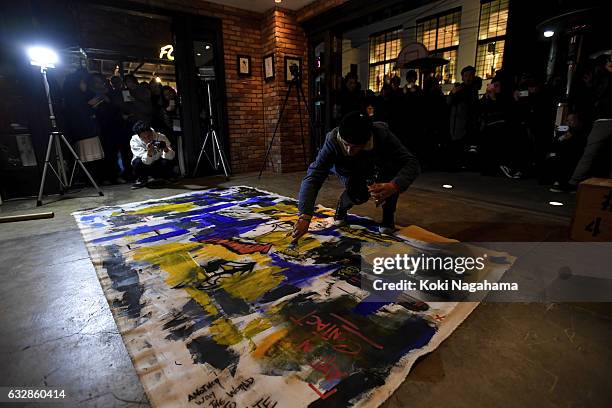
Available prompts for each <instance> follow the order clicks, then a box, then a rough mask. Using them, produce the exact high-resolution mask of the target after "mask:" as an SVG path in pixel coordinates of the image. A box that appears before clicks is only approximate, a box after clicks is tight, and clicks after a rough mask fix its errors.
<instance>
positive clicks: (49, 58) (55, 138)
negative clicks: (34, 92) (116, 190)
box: [26, 46, 104, 207]
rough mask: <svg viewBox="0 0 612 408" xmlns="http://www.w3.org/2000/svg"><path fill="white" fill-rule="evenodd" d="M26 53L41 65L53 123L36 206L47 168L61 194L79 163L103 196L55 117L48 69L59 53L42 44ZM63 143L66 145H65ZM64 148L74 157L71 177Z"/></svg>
mask: <svg viewBox="0 0 612 408" xmlns="http://www.w3.org/2000/svg"><path fill="white" fill-rule="evenodd" d="M26 53H27V54H28V57H29V59H30V64H32V65H35V66H37V67H40V75H41V77H42V83H43V86H44V87H45V96H46V97H47V106H48V109H49V122H50V124H51V132H50V133H49V143H48V144H47V154H46V155H45V165H44V167H43V172H42V177H41V179H40V188H39V189H38V199H37V200H36V206H37V207H40V206H41V205H42V196H43V192H44V188H45V181H46V179H47V170H49V169H50V170H51V172H52V173H53V174H54V175H55V176H56V177H57V180H58V181H59V184H60V193H61V194H64V192H66V191H68V189H70V188H71V187H72V182H73V181H74V173H75V171H76V167H77V165H79V166H80V167H81V170H83V173H85V175H86V176H87V178H88V179H89V181H90V182H91V184H92V185H93V186H94V187H95V189H96V190H98V194H99V195H100V196H103V195H104V193H103V192H102V189H101V188H100V187H99V186H98V185H97V184H96V181H95V180H94V179H93V177H92V176H91V174H90V173H89V171H88V170H87V169H86V168H85V165H84V164H83V162H82V161H81V159H80V158H79V155H78V154H76V152H75V151H74V149H73V147H72V145H71V144H70V143H69V142H68V139H66V136H64V133H62V131H61V130H60V129H59V127H58V124H57V118H56V117H55V110H54V108H53V100H52V99H51V91H50V90H49V80H48V79H47V70H48V69H49V68H55V64H57V63H58V62H59V57H58V56H57V53H56V52H55V51H53V50H52V49H50V48H47V47H41V46H34V47H30V48H28V49H27V50H26ZM62 144H63V145H64V146H63V147H62ZM54 145H55V159H56V163H57V164H56V166H55V167H54V165H53V164H51V151H52V150H53V146H54ZM64 148H65V149H66V150H68V151H69V152H70V154H71V155H72V157H73V158H74V167H73V168H72V173H71V175H70V179H69V178H68V173H67V172H66V168H65V163H64Z"/></svg>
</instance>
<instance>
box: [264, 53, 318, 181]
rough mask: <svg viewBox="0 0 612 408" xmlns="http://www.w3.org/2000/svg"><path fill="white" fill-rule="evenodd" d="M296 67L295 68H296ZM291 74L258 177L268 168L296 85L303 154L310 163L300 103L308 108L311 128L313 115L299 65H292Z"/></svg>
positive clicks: (306, 163)
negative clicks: (267, 164)
mask: <svg viewBox="0 0 612 408" xmlns="http://www.w3.org/2000/svg"><path fill="white" fill-rule="evenodd" d="M294 67H295V68H294ZM290 68H291V74H292V76H293V77H292V79H291V81H289V87H288V88H287V93H286V94H285V100H284V101H283V104H282V106H281V110H280V113H279V115H278V120H277V121H276V127H275V128H274V133H273V134H272V139H270V144H268V149H267V150H266V155H265V156H264V159H263V163H262V164H261V169H260V170H259V176H258V178H259V179H261V175H262V173H263V171H264V169H265V168H266V163H267V162H268V157H270V152H271V151H272V145H273V144H274V139H275V138H276V133H277V132H278V128H279V126H280V123H281V121H282V119H283V113H284V112H285V108H286V107H287V101H288V100H289V95H291V88H293V87H294V86H295V90H296V93H297V94H296V96H297V103H298V115H299V117H300V136H301V138H302V155H303V156H304V166H306V165H308V162H307V159H306V145H305V144H304V126H303V124H302V108H301V106H300V103H301V102H303V103H304V107H305V108H306V112H307V113H308V122H309V124H310V128H311V130H312V129H313V128H314V126H313V125H312V116H311V115H310V109H309V108H308V102H306V97H305V96H304V90H303V89H302V77H301V73H300V72H299V71H298V70H297V66H295V65H294V66H291V67H290Z"/></svg>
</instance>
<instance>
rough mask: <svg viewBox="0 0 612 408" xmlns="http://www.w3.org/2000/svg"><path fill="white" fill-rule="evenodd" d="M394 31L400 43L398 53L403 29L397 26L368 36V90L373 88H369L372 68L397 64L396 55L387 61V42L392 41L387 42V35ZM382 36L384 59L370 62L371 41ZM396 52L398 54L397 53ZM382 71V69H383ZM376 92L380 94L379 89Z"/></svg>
mask: <svg viewBox="0 0 612 408" xmlns="http://www.w3.org/2000/svg"><path fill="white" fill-rule="evenodd" d="M396 31H398V34H397V39H398V40H399V41H400V47H399V51H401V49H402V47H401V41H402V34H403V32H404V27H403V26H401V25H399V26H395V27H391V28H388V29H385V30H382V31H377V32H375V33H372V34H370V35H369V36H368V89H373V87H371V86H370V85H371V84H370V76H371V75H370V74H371V71H372V67H378V66H380V65H383V66H384V65H387V64H396V63H397V55H395V56H394V57H393V58H391V59H387V41H392V40H387V35H388V34H391V33H395V32H396ZM383 35H384V39H383V41H382V44H385V51H384V57H383V59H382V60H381V61H377V62H370V61H371V58H372V55H371V53H372V40H373V39H374V38H377V37H381V36H383ZM379 44H380V43H379ZM399 51H398V53H399ZM383 70H384V67H383ZM376 92H380V89H378V90H377V91H376Z"/></svg>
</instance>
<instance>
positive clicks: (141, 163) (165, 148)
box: [130, 120, 175, 189]
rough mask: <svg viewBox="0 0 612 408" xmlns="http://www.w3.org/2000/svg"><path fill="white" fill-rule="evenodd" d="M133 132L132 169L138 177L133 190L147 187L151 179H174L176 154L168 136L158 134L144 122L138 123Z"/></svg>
mask: <svg viewBox="0 0 612 408" xmlns="http://www.w3.org/2000/svg"><path fill="white" fill-rule="evenodd" d="M132 130H133V132H134V135H133V136H132V140H130V148H131V150H132V155H133V157H132V167H133V168H134V173H135V175H136V177H137V180H136V183H135V184H134V185H133V186H132V188H133V189H136V188H142V187H145V186H146V185H147V184H148V183H149V182H151V179H170V178H173V177H174V169H173V167H174V163H173V160H174V156H175V152H174V150H173V149H172V146H171V144H170V141H169V140H168V138H167V137H166V135H164V134H163V133H158V132H156V131H155V130H153V128H151V126H149V124H148V123H146V122H145V121H142V120H139V121H138V122H136V123H135V124H134V126H133V127H132Z"/></svg>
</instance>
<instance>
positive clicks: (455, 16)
mask: <svg viewBox="0 0 612 408" xmlns="http://www.w3.org/2000/svg"><path fill="white" fill-rule="evenodd" d="M460 19H461V10H460V9H455V10H451V11H447V12H445V13H444V14H439V15H437V16H433V17H427V18H424V19H420V20H417V27H416V39H417V41H418V42H420V43H422V44H423V45H424V46H425V48H427V50H428V51H429V52H430V53H431V55H434V56H437V57H442V58H445V59H447V60H449V61H450V63H448V64H447V65H444V66H441V67H438V68H437V69H436V78H438V80H439V81H440V82H441V83H452V82H454V81H455V71H456V67H457V49H458V48H459V21H460Z"/></svg>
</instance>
